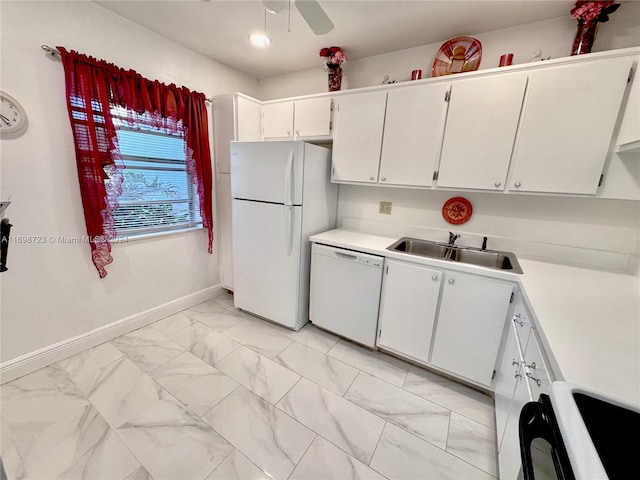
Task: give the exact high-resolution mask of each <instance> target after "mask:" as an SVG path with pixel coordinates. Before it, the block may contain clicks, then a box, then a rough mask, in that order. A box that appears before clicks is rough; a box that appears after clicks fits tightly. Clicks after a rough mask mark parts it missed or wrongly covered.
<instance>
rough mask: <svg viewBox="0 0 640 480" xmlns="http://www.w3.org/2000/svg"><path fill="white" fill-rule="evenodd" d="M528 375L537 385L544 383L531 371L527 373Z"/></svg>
mask: <svg viewBox="0 0 640 480" xmlns="http://www.w3.org/2000/svg"><path fill="white" fill-rule="evenodd" d="M526 375H527V377H529V378H530V379H531V380H533V381H534V382H536V385H538V386H540V385H541V384H542V382H541V381H540V379H539V378H536V377H534V376H533V375H531V373H530V372H527V373H526Z"/></svg>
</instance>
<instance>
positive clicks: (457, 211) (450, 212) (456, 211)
mask: <svg viewBox="0 0 640 480" xmlns="http://www.w3.org/2000/svg"><path fill="white" fill-rule="evenodd" d="M472 214H473V207H472V206H471V202H469V200H467V199H466V198H464V197H453V198H450V199H449V200H447V201H446V202H444V205H443V206H442V218H444V219H445V220H446V221H447V222H449V223H451V224H453V225H460V224H462V223H465V222H467V221H469V219H470V218H471V215H472Z"/></svg>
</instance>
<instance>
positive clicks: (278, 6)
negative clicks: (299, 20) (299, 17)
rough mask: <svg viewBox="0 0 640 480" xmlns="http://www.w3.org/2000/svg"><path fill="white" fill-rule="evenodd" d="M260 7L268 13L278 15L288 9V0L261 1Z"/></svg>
mask: <svg viewBox="0 0 640 480" xmlns="http://www.w3.org/2000/svg"><path fill="white" fill-rule="evenodd" d="M262 6H263V7H264V8H265V9H266V10H267V12H269V13H280V12H284V11H285V10H286V9H287V8H289V1H288V0H262Z"/></svg>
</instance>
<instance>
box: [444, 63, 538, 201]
mask: <svg viewBox="0 0 640 480" xmlns="http://www.w3.org/2000/svg"><path fill="white" fill-rule="evenodd" d="M526 84H527V75H526V73H513V74H504V75H495V76H490V77H484V78H473V79H468V80H461V81H457V82H454V83H453V85H452V86H451V98H450V100H449V113H448V116H447V127H446V130H445V133H444V141H443V144H442V155H441V158H440V167H439V169H438V186H439V187H457V188H478V189H483V190H504V186H505V183H506V179H507V171H508V169H509V162H510V160H511V152H512V151H513V142H514V140H515V136H516V130H517V127H518V117H519V115H520V109H521V107H522V99H523V97H524V92H525V87H526Z"/></svg>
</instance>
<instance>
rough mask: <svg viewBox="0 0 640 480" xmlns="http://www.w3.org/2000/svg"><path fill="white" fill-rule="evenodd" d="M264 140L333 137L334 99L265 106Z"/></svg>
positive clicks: (288, 102)
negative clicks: (332, 105) (332, 112)
mask: <svg viewBox="0 0 640 480" xmlns="http://www.w3.org/2000/svg"><path fill="white" fill-rule="evenodd" d="M262 124H263V138H264V139H265V140H269V139H272V140H276V139H277V140H282V139H288V140H291V139H294V140H298V139H314V138H326V139H329V138H330V137H331V97H320V98H308V99H303V100H296V101H285V102H278V103H268V104H266V105H263V106H262Z"/></svg>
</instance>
